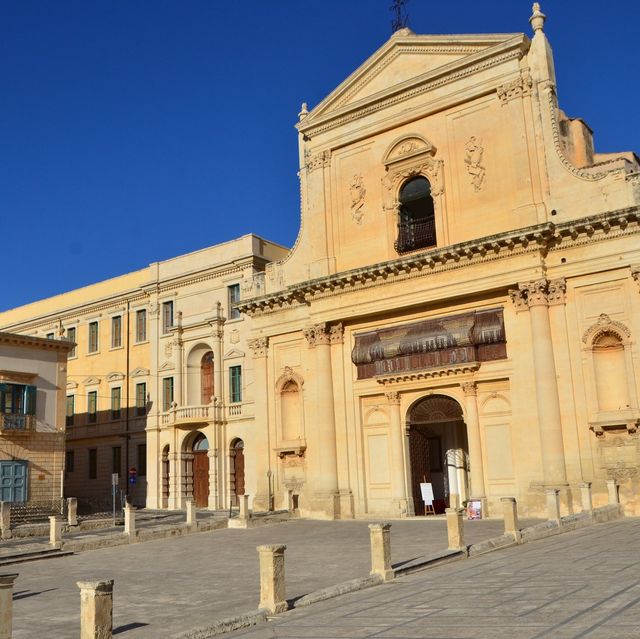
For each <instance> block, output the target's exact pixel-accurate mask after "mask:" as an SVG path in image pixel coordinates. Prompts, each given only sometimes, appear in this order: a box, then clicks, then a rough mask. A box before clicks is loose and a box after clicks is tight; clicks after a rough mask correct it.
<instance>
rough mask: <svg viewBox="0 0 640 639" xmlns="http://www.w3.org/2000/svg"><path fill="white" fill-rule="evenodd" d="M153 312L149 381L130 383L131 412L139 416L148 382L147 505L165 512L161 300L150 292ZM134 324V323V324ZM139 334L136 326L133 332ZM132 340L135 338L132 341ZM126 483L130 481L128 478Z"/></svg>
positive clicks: (149, 333)
mask: <svg viewBox="0 0 640 639" xmlns="http://www.w3.org/2000/svg"><path fill="white" fill-rule="evenodd" d="M149 295H150V298H151V299H150V300H149V308H148V311H147V318H148V325H147V337H148V339H149V351H150V357H149V378H148V379H147V378H141V379H135V378H134V379H132V380H130V381H129V393H130V400H129V403H130V407H129V411H130V414H131V415H135V412H136V409H135V402H136V392H135V388H136V382H139V381H144V382H146V383H147V396H148V397H149V399H150V400H151V407H150V410H149V412H148V414H147V417H146V426H145V431H146V441H147V500H146V505H147V507H148V508H162V479H161V477H160V476H159V475H158V473H159V469H158V466H159V459H160V452H159V450H158V445H159V437H160V429H161V423H160V413H161V412H162V397H161V389H159V388H158V367H159V363H158V360H159V353H158V347H159V339H160V338H159V334H160V327H159V322H160V307H159V305H158V300H157V292H156V291H155V290H154V291H151V292H149ZM132 313H133V317H135V311H132ZM132 324H134V322H132ZM133 330H134V331H135V326H134V328H133ZM130 339H131V337H130ZM132 459H133V457H131V456H130V457H129V465H128V468H125V472H126V471H128V470H129V468H130V467H131V466H133V465H134V464H133V463H132ZM124 481H125V482H126V481H127V477H126V476H125V478H124Z"/></svg>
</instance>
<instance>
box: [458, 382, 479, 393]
mask: <svg viewBox="0 0 640 639" xmlns="http://www.w3.org/2000/svg"><path fill="white" fill-rule="evenodd" d="M460 387H461V388H462V392H463V393H464V394H465V395H477V394H478V389H477V388H476V383H475V382H462V384H460Z"/></svg>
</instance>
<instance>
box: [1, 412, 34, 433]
mask: <svg viewBox="0 0 640 639" xmlns="http://www.w3.org/2000/svg"><path fill="white" fill-rule="evenodd" d="M35 429H36V416H35V415H19V414H13V413H0V432H3V433H5V432H6V433H20V432H25V431H34V430H35Z"/></svg>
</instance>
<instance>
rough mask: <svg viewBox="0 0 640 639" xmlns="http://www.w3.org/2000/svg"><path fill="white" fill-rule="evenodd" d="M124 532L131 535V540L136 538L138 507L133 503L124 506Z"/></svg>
mask: <svg viewBox="0 0 640 639" xmlns="http://www.w3.org/2000/svg"><path fill="white" fill-rule="evenodd" d="M124 534H125V535H129V541H130V542H133V541H135V539H136V509H135V508H134V507H133V506H132V505H131V504H126V505H125V507H124Z"/></svg>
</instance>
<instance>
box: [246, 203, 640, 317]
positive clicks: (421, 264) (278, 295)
mask: <svg viewBox="0 0 640 639" xmlns="http://www.w3.org/2000/svg"><path fill="white" fill-rule="evenodd" d="M639 220H640V207H631V208H627V209H621V210H619V211H612V212H608V213H603V214H599V215H593V216H589V217H585V218H580V219H577V220H570V221H567V222H562V223H559V224H554V223H552V222H546V223H543V224H538V225H535V226H529V227H525V228H522V229H515V230H513V231H506V232H504V233H499V234H496V235H491V236H487V237H483V238H478V239H476V240H471V241H468V242H461V243H458V244H453V245H451V246H446V247H443V248H437V249H431V250H428V251H419V252H416V253H411V254H409V255H406V256H403V257H401V258H398V259H394V260H390V261H387V262H380V263H377V264H372V265H369V266H366V267H362V268H356V269H350V270H348V271H343V272H341V273H336V274H334V275H328V276H325V277H321V278H316V279H313V280H307V281H305V282H301V283H299V284H295V285H292V286H289V287H286V288H285V289H283V290H280V291H277V292H274V293H269V294H266V295H261V296H256V297H253V298H249V299H246V300H242V301H241V302H240V303H238V304H237V305H236V307H237V308H238V309H239V310H240V311H241V312H243V313H246V314H248V315H260V314H263V313H269V312H273V311H277V310H280V309H282V308H290V307H294V306H301V305H308V304H310V303H311V302H312V301H313V300H316V299H321V298H323V297H328V296H332V295H338V294H341V293H345V292H349V291H352V290H360V289H363V288H370V287H374V286H380V285H383V284H385V283H387V282H393V281H402V280H405V279H409V278H415V277H424V276H427V275H430V274H432V273H438V272H443V271H450V270H455V269H458V268H462V267H465V266H468V265H469V264H477V263H485V262H491V261H495V260H501V259H504V258H506V257H511V256H514V255H520V254H524V253H530V252H536V251H542V252H543V253H545V254H546V253H547V252H548V251H550V250H553V249H554V248H556V247H559V246H562V248H563V249H564V248H567V247H568V246H574V245H575V246H580V245H583V244H589V243H593V242H597V241H600V240H603V239H610V238H615V237H620V236H623V235H631V234H637V233H638V232H639V230H640V229H639V227H638V221H639Z"/></svg>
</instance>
